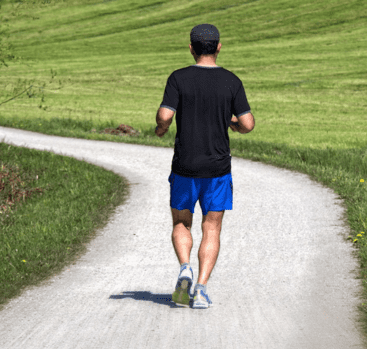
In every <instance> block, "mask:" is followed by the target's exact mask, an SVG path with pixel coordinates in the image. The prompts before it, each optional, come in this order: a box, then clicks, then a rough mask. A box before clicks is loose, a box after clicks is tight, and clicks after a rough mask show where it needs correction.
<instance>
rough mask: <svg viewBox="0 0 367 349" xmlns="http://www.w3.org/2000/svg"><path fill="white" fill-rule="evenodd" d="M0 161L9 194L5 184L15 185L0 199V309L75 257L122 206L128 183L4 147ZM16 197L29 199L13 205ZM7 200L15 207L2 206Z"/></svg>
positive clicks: (28, 151)
mask: <svg viewBox="0 0 367 349" xmlns="http://www.w3.org/2000/svg"><path fill="white" fill-rule="evenodd" d="M0 159H1V161H0V162H1V163H0V168H1V169H2V173H3V174H4V173H6V174H7V176H5V175H4V176H3V177H2V181H5V179H7V180H8V188H9V187H10V185H9V183H10V182H11V183H13V184H14V183H17V185H13V186H12V189H13V190H12V191H8V192H7V195H6V197H5V196H4V195H3V196H2V197H1V198H0V199H1V200H2V203H3V205H0V206H1V207H2V208H3V209H2V211H1V212H2V213H1V216H2V217H1V220H0V227H1V229H0V231H1V233H0V246H1V249H0V305H4V304H6V303H7V301H8V300H9V299H11V298H13V297H15V296H17V295H19V294H20V293H21V292H22V290H23V289H24V288H25V287H26V286H30V285H37V284H38V283H39V282H40V281H42V280H45V279H47V278H48V277H50V276H52V275H54V274H55V273H57V272H59V271H61V270H62V268H63V267H64V266H65V265H67V264H69V263H71V262H72V261H74V260H75V259H76V258H77V257H78V256H80V254H81V253H83V252H84V251H85V244H86V243H87V242H88V241H89V240H90V239H91V238H93V237H94V236H95V234H96V231H97V230H98V229H99V228H101V227H102V226H103V225H105V223H106V222H107V218H108V217H109V216H110V214H111V213H112V212H113V210H114V208H115V207H116V206H117V205H120V204H122V203H123V202H124V201H125V198H126V196H127V195H128V183H127V182H126V181H125V180H124V179H123V178H121V177H120V176H118V175H116V174H114V173H113V172H111V171H107V170H105V169H103V168H100V167H97V166H94V165H91V164H88V163H86V162H82V161H77V160H75V159H73V158H71V157H66V156H60V155H55V154H53V153H49V152H43V151H38V150H31V149H26V148H20V147H14V146H10V145H7V144H4V143H0ZM35 189H37V190H35ZM3 191H4V190H3ZM3 191H2V192H3ZM21 192H25V193H28V195H27V196H28V197H27V198H26V199H25V201H24V202H23V199H21V200H20V201H19V202H18V201H17V200H16V198H17V197H18V196H19V195H17V194H19V193H21ZM86 198H88V200H86ZM6 199H8V203H9V202H11V201H15V204H14V205H9V204H8V205H6V201H7V200H6ZM0 204H1V203H0ZM4 207H6V209H4Z"/></svg>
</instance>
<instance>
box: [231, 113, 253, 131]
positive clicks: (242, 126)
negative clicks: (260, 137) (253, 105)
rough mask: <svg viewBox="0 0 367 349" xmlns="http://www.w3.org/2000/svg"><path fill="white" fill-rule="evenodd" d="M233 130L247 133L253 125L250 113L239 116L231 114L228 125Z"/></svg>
mask: <svg viewBox="0 0 367 349" xmlns="http://www.w3.org/2000/svg"><path fill="white" fill-rule="evenodd" d="M229 127H230V128H231V130H232V131H233V132H239V133H242V134H244V133H249V132H251V131H252V130H253V129H254V127H255V118H254V116H253V115H252V114H251V113H247V114H244V115H241V116H240V117H239V118H236V117H235V116H232V120H231V123H230V125H229Z"/></svg>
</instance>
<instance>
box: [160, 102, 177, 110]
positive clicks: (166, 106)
mask: <svg viewBox="0 0 367 349" xmlns="http://www.w3.org/2000/svg"><path fill="white" fill-rule="evenodd" d="M160 108H168V109H171V110H173V111H176V109H175V108H172V107H169V106H168V105H164V104H161V106H160Z"/></svg>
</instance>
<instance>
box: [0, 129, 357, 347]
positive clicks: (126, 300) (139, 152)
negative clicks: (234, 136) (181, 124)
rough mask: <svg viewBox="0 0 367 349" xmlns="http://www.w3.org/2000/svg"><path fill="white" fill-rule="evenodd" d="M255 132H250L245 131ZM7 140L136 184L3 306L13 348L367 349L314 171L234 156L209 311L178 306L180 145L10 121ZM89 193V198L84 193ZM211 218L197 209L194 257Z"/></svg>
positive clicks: (333, 215)
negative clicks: (69, 253) (175, 227)
mask: <svg viewBox="0 0 367 349" xmlns="http://www.w3.org/2000/svg"><path fill="white" fill-rule="evenodd" d="M244 137H245V136H244ZM0 140H2V142H6V143H9V144H10V143H11V144H14V145H18V146H24V147H29V148H35V149H39V150H47V151H53V152H55V153H58V154H63V155H68V156H73V157H75V158H77V159H80V160H85V161H88V162H90V163H93V164H96V165H99V166H103V167H104V168H106V169H109V170H112V171H114V172H115V173H118V174H119V175H121V176H124V177H126V178H127V179H128V180H129V182H130V183H131V184H132V186H131V191H130V196H129V198H128V200H127V201H126V203H125V204H124V205H122V206H120V207H118V208H117V209H116V212H115V214H114V215H113V216H112V217H111V219H110V221H109V223H108V224H107V226H105V228H103V229H101V230H100V231H99V234H98V236H97V237H96V238H95V239H94V240H93V241H92V242H91V243H90V244H89V246H88V252H87V253H86V254H84V255H83V256H82V257H81V258H80V259H79V261H78V262H77V263H76V264H75V265H71V266H68V267H66V268H65V269H64V270H63V272H61V273H60V274H59V275H57V276H55V277H54V278H52V280H51V281H50V282H47V283H44V284H43V285H41V286H39V287H33V288H30V289H28V290H26V291H25V292H24V293H23V294H22V295H21V296H20V297H18V298H16V299H14V300H12V301H11V302H10V303H9V304H8V305H7V306H6V307H5V308H4V309H3V310H2V311H1V312H0V348H1V349H8V348H9V349H10V348H11V349H16V348H22V349H24V348H26V349H32V348H35V349H41V348H52V349H59V348H65V349H66V348H70V349H76V348H83V349H84V348H88V349H92V348H98V349H100V348H109V349H110V348H111V349H112V348H173V347H175V348H185V349H186V348H248V349H252V348H253V349H261V348H266V349H269V348H274V349H288V348H289V349H294V348H297V349H303V348H304V349H306V348H307V349H315V348H317V349H324V348H325V349H338V348H340V349H346V348H363V345H362V334H361V332H359V330H358V326H357V322H356V319H357V308H356V307H357V305H358V304H359V303H360V302H361V301H360V298H359V295H360V294H361V293H362V286H361V282H360V280H357V279H356V272H355V271H356V270H357V267H358V262H357V259H356V258H355V257H354V256H353V250H354V248H353V247H352V245H351V244H350V243H348V242H345V241H344V239H343V237H346V236H348V233H349V231H348V227H347V226H346V225H345V223H344V217H345V210H344V208H343V206H342V202H341V201H340V200H339V199H338V197H337V196H336V195H335V193H334V192H333V191H332V190H330V189H328V188H325V187H323V186H321V185H320V184H318V183H316V182H314V181H311V180H310V179H309V177H308V176H306V175H303V174H299V173H295V172H291V171H288V170H284V169H279V168H276V167H272V166H268V165H264V164H261V163H258V162H252V161H248V160H243V159H239V158H232V177H233V186H234V208H233V210H232V211H226V213H225V215H224V220H223V226H222V233H221V251H220V254H219V258H218V262H217V265H216V266H215V269H214V271H213V273H212V277H211V279H210V281H209V283H208V292H209V295H210V297H211V298H212V301H213V303H214V306H213V307H212V308H210V309H207V310H193V309H190V308H180V307H175V305H174V304H173V303H172V302H170V297H171V293H172V292H173V290H174V286H175V284H176V280H177V276H178V272H179V264H178V262H177V259H176V256H175V253H174V250H173V247H172V243H171V231H172V220H171V213H170V207H169V182H168V176H169V174H170V170H171V161H172V156H173V149H168V148H158V147H150V146H141V145H132V144H124V143H112V142H102V141H90V140H80V139H72V138H63V137H55V136H47V135H42V134H37V133H33V132H28V131H22V130H16V129H11V128H4V127H0ZM86 200H88V198H86ZM201 218H202V213H201V209H200V206H199V203H197V205H196V207H195V214H194V222H193V227H192V234H193V238H194V247H193V251H192V261H191V264H192V266H193V269H194V274H195V277H197V273H198V262H197V258H196V256H197V251H198V247H199V243H200V238H201Z"/></svg>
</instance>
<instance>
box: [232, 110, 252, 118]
mask: <svg viewBox="0 0 367 349" xmlns="http://www.w3.org/2000/svg"><path fill="white" fill-rule="evenodd" d="M248 113H251V110H248V111H245V112H243V113H240V114H238V115H236V118H239V117H240V116H242V115H245V114H248Z"/></svg>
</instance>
